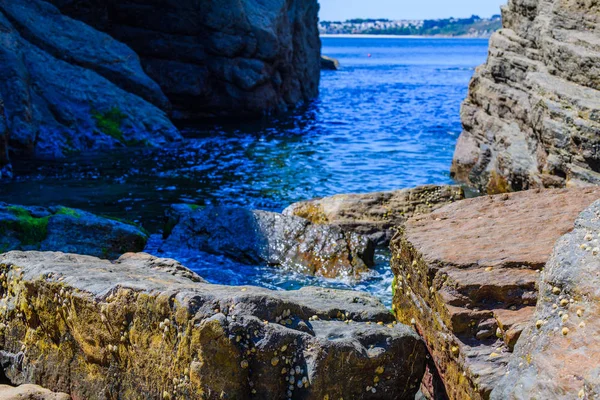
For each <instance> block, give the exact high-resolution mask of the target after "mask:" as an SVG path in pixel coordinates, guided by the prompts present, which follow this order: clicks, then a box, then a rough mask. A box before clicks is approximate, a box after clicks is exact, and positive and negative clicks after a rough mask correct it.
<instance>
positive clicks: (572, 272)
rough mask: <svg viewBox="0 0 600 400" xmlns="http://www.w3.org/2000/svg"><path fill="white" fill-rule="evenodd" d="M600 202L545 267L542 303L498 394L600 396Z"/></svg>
mask: <svg viewBox="0 0 600 400" xmlns="http://www.w3.org/2000/svg"><path fill="white" fill-rule="evenodd" d="M599 238H600V202H596V203H594V204H593V206H591V207H590V208H588V209H587V210H585V212H583V213H582V214H581V216H580V217H579V218H578V219H577V222H576V223H575V230H574V231H573V232H571V233H568V234H567V235H565V236H564V237H562V238H561V239H560V240H559V241H558V243H557V244H556V247H555V248H554V253H553V255H552V257H551V258H550V260H549V261H548V263H546V268H545V269H544V271H543V272H542V276H541V282H540V291H539V296H538V297H539V299H538V303H537V307H536V310H535V314H534V316H533V318H532V319H531V320H530V321H529V323H528V325H527V328H526V329H525V331H524V332H523V333H522V335H521V339H520V340H519V342H518V343H517V347H516V350H515V354H514V357H513V359H512V360H511V362H510V363H509V365H508V367H507V369H506V371H505V374H504V375H505V376H504V379H502V380H501V381H500V383H498V385H497V386H496V388H495V389H494V391H493V392H492V398H493V399H497V400H507V399H523V400H525V399H533V398H538V399H561V400H562V399H565V400H566V399H590V400H591V399H597V398H599V396H600V373H599V372H600V364H599V362H598V360H600V343H599V341H598V338H599V335H600V239H599Z"/></svg>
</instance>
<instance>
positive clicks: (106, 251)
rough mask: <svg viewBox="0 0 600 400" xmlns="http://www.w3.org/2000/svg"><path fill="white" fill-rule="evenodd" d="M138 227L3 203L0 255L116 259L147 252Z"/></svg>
mask: <svg viewBox="0 0 600 400" xmlns="http://www.w3.org/2000/svg"><path fill="white" fill-rule="evenodd" d="M147 241H148V235H147V233H145V232H144V231H142V230H141V229H140V228H139V227H137V226H134V225H132V224H128V223H125V222H121V221H115V220H112V219H109V218H104V217H99V216H96V215H94V214H91V213H88V212H85V211H81V210H75V209H72V208H66V207H50V208H43V207H22V206H14V205H9V204H5V203H0V253H5V252H7V251H10V250H42V251H63V252H71V253H76V254H85V255H90V256H95V257H101V258H109V259H114V258H117V257H118V256H120V255H121V254H124V253H128V252H138V251H142V250H144V247H145V246H146V242H147Z"/></svg>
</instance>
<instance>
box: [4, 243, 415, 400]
mask: <svg viewBox="0 0 600 400" xmlns="http://www.w3.org/2000/svg"><path fill="white" fill-rule="evenodd" d="M0 271H1V272H0V279H1V281H2V282H1V283H2V286H1V288H0V294H1V295H0V328H1V329H0V349H2V350H0V365H2V368H3V372H4V374H5V375H6V377H7V378H8V379H10V381H11V382H12V383H13V384H21V383H26V382H30V383H36V384H40V385H42V386H44V387H47V388H48V389H51V390H56V391H64V392H67V393H69V394H70V395H71V396H72V397H73V398H78V399H88V400H96V399H113V398H137V397H138V396H139V394H140V393H143V394H144V398H147V399H175V398H188V399H196V398H208V399H221V398H229V399H251V398H258V399H261V398H276V399H285V398H303V399H315V400H316V399H318V400H321V399H339V398H346V399H357V398H361V399H413V398H414V396H415V393H416V391H417V389H418V384H419V382H420V380H421V377H422V374H423V371H424V365H425V347H424V345H423V342H422V341H421V339H420V338H419V336H418V335H417V334H416V333H415V332H414V331H412V330H411V329H410V328H409V327H407V326H404V325H400V324H394V323H393V316H392V315H391V314H390V313H389V311H388V310H386V309H385V307H383V306H382V305H381V303H380V302H379V301H377V300H375V299H373V298H371V297H369V296H367V295H363V294H360V293H356V292H347V291H335V290H329V289H317V288H304V289H301V290H299V291H290V292H272V291H269V290H266V289H259V288H252V287H225V286H217V285H210V284H207V283H204V282H203V281H202V279H201V278H200V277H199V276H197V275H196V274H194V273H193V272H191V271H189V270H187V269H186V268H184V267H182V266H181V265H179V264H178V263H177V262H175V261H173V260H166V259H157V258H154V257H150V256H148V255H144V254H127V255H125V256H123V257H121V258H120V259H119V260H118V261H117V262H115V263H111V262H109V261H101V260H99V259H96V258H93V257H87V256H77V255H70V254H63V253H37V252H27V253H23V252H11V253H7V254H4V255H1V256H0Z"/></svg>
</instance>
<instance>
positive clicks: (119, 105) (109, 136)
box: [0, 0, 180, 177]
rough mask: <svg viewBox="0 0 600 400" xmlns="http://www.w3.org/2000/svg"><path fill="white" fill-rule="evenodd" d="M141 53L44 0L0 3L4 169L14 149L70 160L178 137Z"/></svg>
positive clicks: (0, 170)
mask: <svg viewBox="0 0 600 400" xmlns="http://www.w3.org/2000/svg"><path fill="white" fill-rule="evenodd" d="M168 107H169V102H168V100H167V98H166V97H165V95H164V94H163V93H162V91H161V89H160V87H159V86H158V84H156V83H155V82H154V81H153V80H152V79H150V78H149V77H148V76H147V75H146V74H145V72H144V71H143V69H142V67H141V65H140V62H139V58H138V56H137V55H136V54H135V53H134V52H133V51H132V50H131V49H130V48H129V47H127V46H125V45H124V44H122V43H119V42H117V41H116V40H114V39H112V38H111V37H110V36H108V35H106V34H105V33H102V32H99V31H97V30H95V29H93V28H91V27H90V26H88V25H85V24H83V23H81V22H79V21H75V20H72V19H71V18H68V17H65V16H64V15H62V14H61V13H60V12H59V11H58V9H56V8H55V7H54V6H52V5H51V4H50V3H47V2H45V1H42V0H30V1H29V0H28V1H13V0H0V174H1V176H2V177H6V176H10V167H9V160H8V152H9V150H10V153H13V154H16V155H21V154H26V155H28V156H32V155H33V156H37V157H64V156H67V155H69V154H72V153H73V152H80V151H85V150H106V149H109V148H112V147H115V146H124V145H130V144H144V145H159V144H164V143H166V142H168V141H173V140H177V139H179V138H180V135H179V132H178V131H177V129H176V128H175V127H174V126H173V124H172V123H171V122H170V121H169V119H168V118H167V114H166V112H165V111H164V110H167V109H168Z"/></svg>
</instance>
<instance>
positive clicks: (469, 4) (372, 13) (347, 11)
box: [319, 0, 507, 21]
mask: <svg viewBox="0 0 600 400" xmlns="http://www.w3.org/2000/svg"><path fill="white" fill-rule="evenodd" d="M319 2H320V3H321V15H320V17H321V20H322V21H332V20H333V21H339V20H346V19H350V18H388V19H435V18H448V17H468V16H471V15H473V14H476V15H479V16H481V17H489V16H491V15H493V14H499V12H500V6H501V5H503V4H506V3H507V0H417V1H415V0H319Z"/></svg>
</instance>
